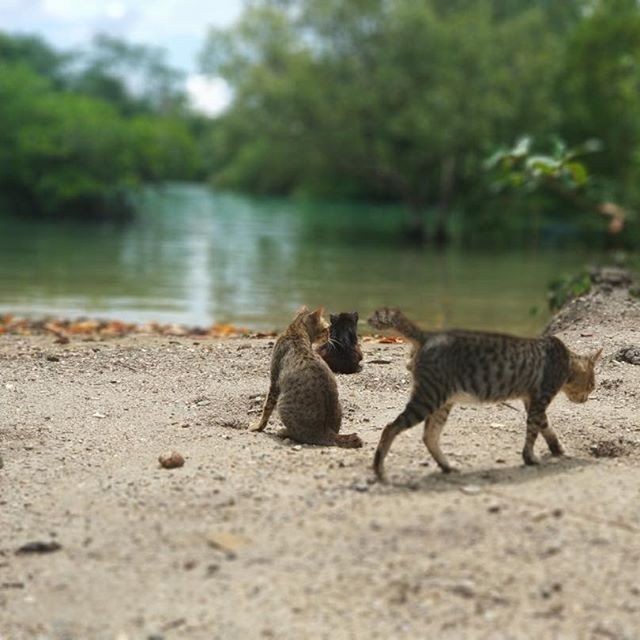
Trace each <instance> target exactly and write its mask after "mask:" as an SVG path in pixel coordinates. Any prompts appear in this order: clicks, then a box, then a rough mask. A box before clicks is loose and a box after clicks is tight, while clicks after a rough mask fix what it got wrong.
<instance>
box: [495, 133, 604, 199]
mask: <svg viewBox="0 0 640 640" xmlns="http://www.w3.org/2000/svg"><path fill="white" fill-rule="evenodd" d="M531 145H532V140H531V138H530V137H528V136H525V137H523V138H520V139H519V140H518V141H517V142H516V144H515V145H514V146H513V147H512V148H511V149H504V148H502V149H499V150H498V151H496V152H495V153H494V154H493V155H492V156H491V157H490V158H488V159H487V161H486V163H485V167H486V168H487V169H488V170H490V171H492V172H493V173H494V175H495V176H496V177H495V179H494V182H493V184H494V187H495V188H496V189H498V190H501V189H503V188H505V187H514V188H517V189H524V190H526V191H530V192H532V191H534V190H536V189H538V188H540V187H551V188H554V189H560V190H561V191H566V192H567V193H578V192H582V191H584V189H585V188H586V187H587V185H588V183H589V180H590V177H589V172H588V169H587V167H586V165H585V164H584V163H583V162H582V161H581V160H580V158H581V157H582V156H584V155H587V154H591V153H596V152H598V151H601V150H602V144H601V143H600V141H599V140H595V139H593V140H588V141H587V142H585V143H583V144H581V145H579V146H577V147H574V148H572V149H568V148H567V146H566V144H565V143H564V142H563V141H561V140H556V141H555V145H554V149H553V151H552V153H551V154H548V155H543V154H539V153H532V149H531Z"/></svg>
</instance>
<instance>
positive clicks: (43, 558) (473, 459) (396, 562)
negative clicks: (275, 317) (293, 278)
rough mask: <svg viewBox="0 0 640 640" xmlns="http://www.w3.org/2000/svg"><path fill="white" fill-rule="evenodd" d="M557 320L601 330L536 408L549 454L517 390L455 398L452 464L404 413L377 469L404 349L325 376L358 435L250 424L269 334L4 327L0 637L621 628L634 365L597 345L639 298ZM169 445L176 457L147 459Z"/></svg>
mask: <svg viewBox="0 0 640 640" xmlns="http://www.w3.org/2000/svg"><path fill="white" fill-rule="evenodd" d="M364 311H366V310H363V312H364ZM565 319H566V321H565V322H560V323H559V324H558V325H557V327H556V328H557V329H558V330H559V334H558V335H560V337H562V338H563V339H565V340H566V342H567V344H569V345H570V346H571V347H573V348H574V349H575V350H576V351H578V352H588V351H591V350H593V349H596V348H599V347H601V346H602V347H604V359H603V361H602V362H601V364H600V365H599V370H598V379H599V385H598V387H597V389H596V391H595V392H594V394H593V398H592V399H590V400H589V401H588V402H587V403H586V404H585V405H574V404H571V403H570V402H568V401H567V400H566V398H564V396H562V397H558V398H557V399H556V400H555V401H554V403H553V404H552V406H551V409H550V411H549V416H550V419H551V421H552V422H553V424H554V425H555V427H556V430H557V432H558V434H559V436H560V438H561V441H562V442H563V444H564V446H565V449H566V450H567V453H568V456H567V457H566V458H564V459H561V460H559V461H554V460H551V459H549V458H548V457H547V456H546V455H545V459H544V464H543V465H542V466H540V467H539V468H525V467H523V466H522V462H521V458H520V451H521V449H522V444H523V438H524V413H523V410H522V408H521V406H520V404H519V403H518V404H516V403H511V406H507V405H499V406H469V407H458V408H456V409H454V411H453V412H452V415H451V417H450V420H449V423H448V425H447V427H446V429H445V433H444V437H443V449H444V451H445V452H446V453H448V455H449V456H450V458H451V459H452V461H454V462H455V463H456V464H457V466H458V467H459V469H460V470H461V473H460V474H457V475H451V476H443V475H442V474H440V473H439V472H438V471H437V470H436V467H435V465H434V463H433V461H432V460H431V458H430V457H429V455H428V454H427V452H426V449H425V447H424V445H423V444H422V441H421V432H420V430H419V429H418V428H416V429H414V430H412V431H410V432H408V433H406V434H403V435H402V436H401V437H399V438H398V439H397V440H396V442H395V443H394V446H393V448H392V451H391V454H390V455H389V457H388V459H387V471H388V474H389V478H390V480H391V483H390V484H389V485H388V486H381V485H378V484H372V483H371V472H370V465H371V460H372V455H373V450H374V448H375V445H376V444H377V441H378V438H379V436H380V431H381V429H382V427H383V426H384V425H385V423H386V422H387V421H389V420H390V419H392V418H393V417H395V416H396V414H397V413H398V412H399V410H400V409H401V408H402V407H403V406H404V402H405V400H406V397H407V394H408V389H409V385H410V381H409V375H408V372H407V371H406V369H405V361H406V352H407V350H408V347H407V346H406V345H402V344H389V345H387V344H378V343H376V342H367V343H365V344H364V345H363V346H364V354H365V359H364V370H363V372H362V373H361V374H358V375H353V376H339V377H338V384H339V387H340V393H341V399H342V403H343V407H344V411H345V420H344V426H343V430H344V432H345V433H348V432H351V431H357V432H358V433H359V434H360V435H361V436H362V438H363V440H364V441H365V446H364V448H363V449H360V450H355V451H354V450H341V449H333V448H319V447H311V446H300V445H295V444H294V443H288V442H282V441H280V440H278V439H277V438H275V437H273V434H274V433H275V432H276V430H277V429H278V428H279V423H278V420H277V419H272V423H271V424H270V426H269V428H268V433H263V434H256V433H251V432H249V431H247V430H246V427H247V425H248V424H249V423H250V422H251V421H252V420H254V419H255V417H256V414H257V412H258V411H259V409H260V405H261V401H262V399H263V397H264V394H265V392H266V390H267V385H268V363H269V358H270V353H271V347H272V345H273V341H272V340H269V339H246V338H238V339H225V340H217V339H200V340H194V339H188V338H166V337H165V338H163V337H140V336H136V337H130V338H122V339H111V340H103V341H92V342H88V341H83V340H82V339H77V340H72V342H71V343H70V344H67V345H57V344H54V343H53V338H52V337H46V336H35V337H19V336H10V335H6V336H0V455H1V456H2V459H3V463H4V466H3V467H2V468H1V469H0V638H1V639H2V640H22V639H29V640H31V639H34V638H39V639H42V640H44V639H47V640H49V639H51V640H85V639H88V640H93V639H98V640H102V639H107V640H116V639H117V640H125V639H128V640H138V639H145V640H147V639H148V640H151V639H152V638H153V639H156V640H159V639H160V638H164V639H166V640H170V639H174V638H186V639H191V638H193V639H196V640H198V639H201V638H202V639H207V640H209V639H224V640H229V639H231V640H235V639H242V640H244V639H253V638H275V639H289V638H291V639H299V638H313V639H315V638H327V639H329V638H331V640H339V639H342V638H355V639H359V638H367V639H369V638H380V639H383V638H384V639H392V638H393V639H395V638H415V639H418V638H455V639H459V638H629V639H632V638H637V637H639V636H640V366H637V365H634V364H631V363H629V362H623V361H618V360H616V354H618V352H619V351H620V349H622V348H624V347H628V346H633V345H635V346H640V305H638V303H637V301H634V300H633V299H632V298H631V297H629V295H628V294H627V293H626V291H624V290H621V289H613V290H606V289H605V290H604V291H600V292H599V293H598V294H596V295H593V296H590V297H589V298H588V299H586V300H583V301H580V302H579V303H574V305H573V311H572V312H571V313H570V312H569V311H566V312H565ZM171 449H175V450H177V451H179V452H181V453H182V454H183V455H184V456H185V458H186V463H185V465H184V466H183V467H182V468H178V469H173V470H165V469H161V468H160V467H159V465H158V456H159V455H160V454H161V453H163V452H164V451H166V450H171ZM537 450H538V451H539V452H540V453H543V452H544V443H543V442H539V443H538V445H537ZM31 542H43V543H45V546H44V547H41V548H40V549H37V548H36V549H33V548H31V552H25V553H16V552H17V551H18V550H19V549H20V548H21V547H23V546H24V545H26V544H28V543H31ZM51 543H57V545H59V548H58V549H56V545H55V544H54V545H51ZM47 545H49V546H47ZM27 551H29V548H27ZM38 551H40V552H38ZM42 551H48V552H46V553H42Z"/></svg>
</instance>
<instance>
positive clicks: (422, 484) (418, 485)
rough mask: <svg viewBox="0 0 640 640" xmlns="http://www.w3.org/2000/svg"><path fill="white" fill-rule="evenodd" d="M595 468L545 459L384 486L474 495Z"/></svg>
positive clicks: (393, 489)
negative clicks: (531, 462)
mask: <svg viewBox="0 0 640 640" xmlns="http://www.w3.org/2000/svg"><path fill="white" fill-rule="evenodd" d="M593 464H596V461H595V460H589V459H587V458H573V457H567V456H564V457H562V458H551V457H550V456H544V457H543V458H542V463H541V464H539V465H536V466H525V465H523V464H519V465H514V466H510V467H490V468H484V469H472V470H469V471H465V470H464V469H461V470H460V471H458V472H456V473H442V472H441V471H439V470H434V471H432V472H431V473H427V474H426V475H423V476H422V477H417V476H416V474H412V477H411V478H406V477H405V478H403V479H397V478H394V477H393V473H390V474H389V476H388V477H389V481H388V483H387V484H385V485H380V486H382V487H385V488H386V490H387V491H388V492H392V493H393V492H399V491H402V492H404V491H424V492H427V493H429V492H442V491H460V490H462V491H465V490H466V491H468V492H469V493H473V492H475V491H481V490H482V487H483V486H484V487H487V486H493V485H506V484H522V483H525V482H531V481H534V480H537V479H540V478H546V477H548V476H554V475H560V474H563V473H567V472H569V471H571V470H573V469H580V468H584V467H589V466H591V465H593Z"/></svg>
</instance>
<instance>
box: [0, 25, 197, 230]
mask: <svg viewBox="0 0 640 640" xmlns="http://www.w3.org/2000/svg"><path fill="white" fill-rule="evenodd" d="M96 47H97V48H96V50H95V52H94V55H93V57H92V58H91V60H92V62H91V64H89V65H86V66H84V67H81V70H80V71H79V72H78V73H77V75H74V74H72V73H70V72H69V71H68V70H65V69H66V67H65V65H66V64H67V63H68V62H69V60H70V57H69V56H62V55H58V54H56V53H55V52H54V51H52V50H51V49H50V48H48V47H47V46H46V45H45V44H44V43H42V42H41V41H39V40H37V39H33V38H14V37H10V36H6V35H3V34H0V199H1V200H2V204H3V208H4V209H6V210H10V211H13V212H15V213H19V214H25V215H41V216H57V215H78V216H82V217H87V218H91V217H96V216H100V217H103V216H106V217H118V216H127V215H130V214H131V212H132V202H133V200H132V198H131V194H132V192H133V189H135V188H136V187H138V186H140V185H141V184H142V183H143V182H160V181H163V180H167V179H175V180H191V179H194V178H197V177H200V176H202V174H203V168H202V152H203V149H202V147H201V145H200V144H199V142H198V141H197V140H196V128H197V124H196V123H197V121H196V120H195V119H193V118H192V117H191V116H190V115H189V114H188V113H187V112H186V111H185V110H184V109H183V108H182V106H181V104H182V103H183V102H184V100H183V96H182V95H181V94H180V93H179V92H178V91H177V89H176V88H175V77H174V76H173V75H172V73H171V72H170V70H168V68H166V67H164V66H163V63H162V60H161V56H160V54H159V53H158V52H156V51H153V50H147V49H146V48H139V47H133V46H131V45H126V44H124V43H120V41H116V40H113V39H102V40H99V41H98V43H97V45H96ZM136 61H139V63H140V68H141V69H142V71H141V75H142V76H143V77H144V78H146V80H145V82H144V83H140V85H139V87H138V89H137V90H136V91H133V90H131V89H130V88H129V87H128V84H127V83H128V82H130V81H131V78H130V77H129V76H128V75H127V73H126V71H125V70H124V68H125V67H126V66H127V65H135V64H136Z"/></svg>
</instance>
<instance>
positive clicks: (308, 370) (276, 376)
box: [251, 307, 362, 448]
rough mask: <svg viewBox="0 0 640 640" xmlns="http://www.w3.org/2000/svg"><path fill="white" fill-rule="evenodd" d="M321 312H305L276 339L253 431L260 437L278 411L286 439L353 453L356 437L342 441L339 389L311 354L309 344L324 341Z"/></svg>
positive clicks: (326, 368)
mask: <svg viewBox="0 0 640 640" xmlns="http://www.w3.org/2000/svg"><path fill="white" fill-rule="evenodd" d="M328 328H329V325H328V323H327V321H326V320H325V319H324V318H323V317H322V309H316V311H309V310H308V309H307V308H306V307H303V308H302V309H301V310H300V311H299V312H298V314H297V315H296V317H295V318H294V320H293V322H292V323H291V324H290V325H289V326H288V327H287V329H286V330H285V332H284V333H283V334H282V335H281V336H280V337H279V338H278V340H277V341H276V345H275V347H274V349H273V355H272V356H271V383H270V386H269V393H268V395H267V399H266V401H265V403H264V409H263V410H262V417H261V418H260V421H259V422H258V423H257V424H256V425H254V426H252V427H251V429H252V430H253V431H262V430H263V429H264V428H265V427H266V426H267V422H268V421H269V418H270V417H271V414H272V413H273V410H274V409H275V407H276V404H277V405H278V412H279V414H280V418H281V419H282V422H283V423H284V425H285V429H284V430H283V431H282V432H281V433H280V435H281V436H283V437H285V438H291V439H292V440H296V441H297V442H305V443H307V444H322V445H333V446H337V447H346V448H356V447H361V446H362V440H360V437H359V436H358V435H357V434H356V433H350V434H348V435H341V434H340V433H338V432H339V431H340V424H341V422H342V408H341V407H340V401H339V399H338V385H337V384H336V379H335V376H334V375H333V373H331V370H330V369H329V367H328V366H327V364H326V363H325V362H324V361H323V360H322V358H320V356H319V355H317V354H316V353H315V352H314V350H313V346H312V345H313V343H314V342H316V341H318V340H319V339H322V338H325V339H326V337H327V335H328V332H327V329H328Z"/></svg>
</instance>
